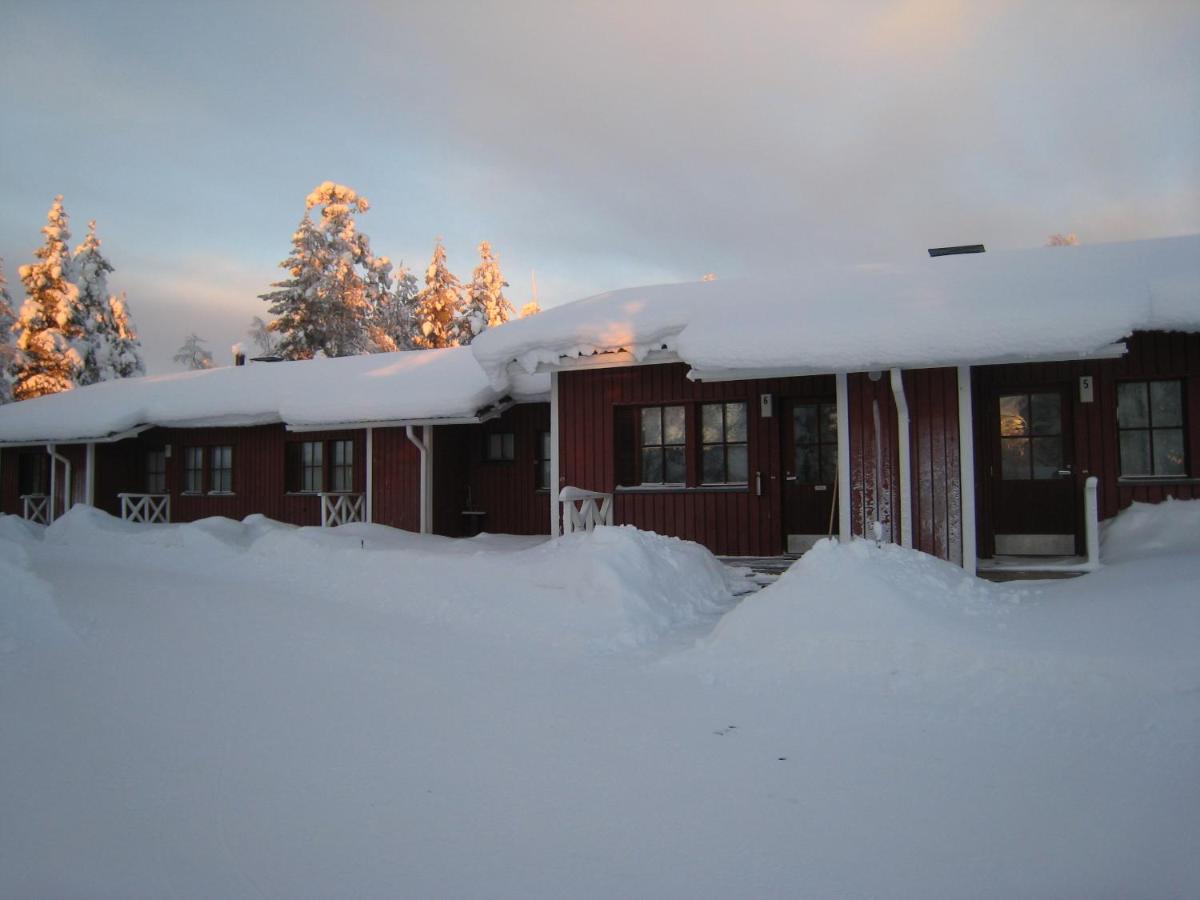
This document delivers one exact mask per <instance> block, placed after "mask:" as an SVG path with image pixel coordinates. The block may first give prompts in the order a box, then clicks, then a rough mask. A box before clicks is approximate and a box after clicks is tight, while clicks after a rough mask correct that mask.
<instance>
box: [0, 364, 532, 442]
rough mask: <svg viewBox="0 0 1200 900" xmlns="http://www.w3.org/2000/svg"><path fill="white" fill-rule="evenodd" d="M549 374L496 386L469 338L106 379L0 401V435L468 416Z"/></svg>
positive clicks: (523, 394)
mask: <svg viewBox="0 0 1200 900" xmlns="http://www.w3.org/2000/svg"><path fill="white" fill-rule="evenodd" d="M549 389H550V388H549V377H548V376H545V375H541V376H534V377H519V378H516V379H512V380H511V381H510V383H509V384H506V386H505V388H504V389H503V390H497V389H495V388H493V387H492V386H491V385H490V384H489V383H488V379H487V377H486V376H485V375H484V373H483V371H482V370H481V369H480V368H479V366H478V364H477V363H476V362H475V359H474V357H472V355H471V351H470V350H469V349H468V348H466V347H456V348H453V349H450V350H412V351H407V352H400V353H377V354H372V355H368V356H349V357H343V358H340V359H313V360H305V361H302V362H276V363H256V364H252V365H248V366H230V367H228V368H222V369H209V370H206V371H195V372H183V373H179V374H172V375H157V376H148V377H145V378H127V379H123V380H119V381H108V382H102V383H100V384H94V385H89V386H88V387H82V388H76V389H75V390H72V391H66V392H64V393H61V394H52V395H49V396H46V397H40V398H38V399H36V400H24V401H21V402H19V403H10V404H8V405H7V406H3V407H0V443H26V442H44V441H71V440H75V441H78V440H85V439H98V440H102V439H104V438H108V437H111V436H113V435H117V434H121V433H125V432H128V431H132V430H134V429H138V428H142V427H146V426H153V425H163V426H176V427H199V426H205V425H264V424H270V423H275V422H283V423H285V424H287V425H288V426H291V427H296V428H313V427H338V426H349V425H359V424H370V423H384V422H387V423H404V422H419V421H428V420H473V419H474V418H475V417H476V415H477V414H478V413H479V411H480V410H481V409H483V408H485V407H487V406H489V405H493V404H495V403H497V401H499V400H500V399H501V398H502V396H503V395H505V394H509V395H511V396H513V398H514V399H522V400H524V399H534V398H535V397H539V396H541V395H545V394H546V393H547V392H548V391H549Z"/></svg>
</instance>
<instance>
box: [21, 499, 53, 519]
mask: <svg viewBox="0 0 1200 900" xmlns="http://www.w3.org/2000/svg"><path fill="white" fill-rule="evenodd" d="M21 517H22V518H23V519H25V520H27V521H29V522H37V523H38V524H39V525H49V524H50V498H49V497H48V496H47V495H45V494H22V495H21Z"/></svg>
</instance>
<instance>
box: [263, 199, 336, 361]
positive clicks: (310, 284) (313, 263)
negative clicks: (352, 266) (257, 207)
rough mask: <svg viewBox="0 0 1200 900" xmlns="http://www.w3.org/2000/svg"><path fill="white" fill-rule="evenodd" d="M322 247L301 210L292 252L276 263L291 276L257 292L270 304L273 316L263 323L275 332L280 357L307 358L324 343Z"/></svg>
mask: <svg viewBox="0 0 1200 900" xmlns="http://www.w3.org/2000/svg"><path fill="white" fill-rule="evenodd" d="M323 247H324V241H323V240H322V238H321V235H320V233H319V232H318V231H317V229H316V227H315V226H314V225H313V221H312V216H311V215H309V212H308V210H305V212H304V217H303V218H302V219H301V220H300V225H299V226H298V227H297V228H296V231H295V233H294V234H292V252H291V254H290V255H289V256H288V258H287V259H285V260H284V261H283V262H281V263H280V264H279V267H280V268H282V269H287V271H288V275H289V276H291V277H289V278H288V279H286V280H284V281H276V282H275V283H274V284H272V285H271V287H273V288H275V290H273V291H269V292H268V293H266V294H259V299H260V300H266V301H267V302H268V303H270V304H271V305H270V307H268V311H269V312H270V313H271V315H273V316H275V318H274V319H272V320H271V322H270V323H269V324H268V326H267V327H268V328H270V329H271V331H273V332H275V333H276V334H278V335H279V344H278V348H277V349H278V353H279V355H280V356H282V357H283V358H284V359H309V358H311V357H312V355H313V354H314V353H316V352H317V350H319V349H321V348H322V347H323V346H324V345H325V323H324V316H323V315H322V314H320V312H319V310H318V308H317V307H318V303H319V297H318V286H319V284H320V282H321V279H322V272H321V258H322V255H323V254H322V251H323Z"/></svg>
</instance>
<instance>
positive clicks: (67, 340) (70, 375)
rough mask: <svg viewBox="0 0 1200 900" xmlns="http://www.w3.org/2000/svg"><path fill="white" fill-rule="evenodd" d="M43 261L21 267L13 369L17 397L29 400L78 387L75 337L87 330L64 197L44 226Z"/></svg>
mask: <svg viewBox="0 0 1200 900" xmlns="http://www.w3.org/2000/svg"><path fill="white" fill-rule="evenodd" d="M42 233H43V234H44V235H46V242H45V243H44V244H42V246H41V247H39V248H38V249H37V251H36V252H35V254H34V255H35V256H36V257H37V258H38V260H39V262H36V263H32V264H30V265H27V266H21V268H20V270H19V271H20V275H21V283H22V284H23V285H24V286H25V303H24V304H22V306H21V312H20V316H19V318H18V320H17V325H16V330H17V353H16V358H15V360H14V361H13V364H12V367H11V369H10V373H11V375H12V381H13V397H14V398H15V399H17V400H27V399H29V398H31V397H41V396H43V395H45V394H54V393H57V392H59V391H69V390H70V389H71V388H73V387H74V386H75V378H76V375H77V373H78V372H79V371H80V370H81V369H82V368H83V360H82V358H81V357H80V355H79V353H78V351H77V350H76V342H78V341H80V340H81V339H82V337H83V335H84V329H83V324H82V320H83V316H82V311H81V307H80V304H79V289H78V288H77V287H76V286H75V285H74V284H73V283H72V282H71V280H70V274H71V251H70V250H69V249H68V241H70V239H71V233H70V231H69V229H68V228H67V214H66V213H65V212H64V211H63V205H62V196H61V195H60V196H58V197H55V198H54V203H53V204H52V205H51V207H50V212H49V213H48V214H47V215H46V226H45V227H44V228H43V229H42Z"/></svg>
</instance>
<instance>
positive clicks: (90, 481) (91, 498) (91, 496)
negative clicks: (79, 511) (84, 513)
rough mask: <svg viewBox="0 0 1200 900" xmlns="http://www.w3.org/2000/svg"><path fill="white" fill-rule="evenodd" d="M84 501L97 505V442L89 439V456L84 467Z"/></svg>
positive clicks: (89, 504) (90, 504)
mask: <svg viewBox="0 0 1200 900" xmlns="http://www.w3.org/2000/svg"><path fill="white" fill-rule="evenodd" d="M83 502H84V503H86V504H87V505H88V506H95V505H96V444H95V442H94V441H88V445H87V457H86V462H85V464H84V469H83Z"/></svg>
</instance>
